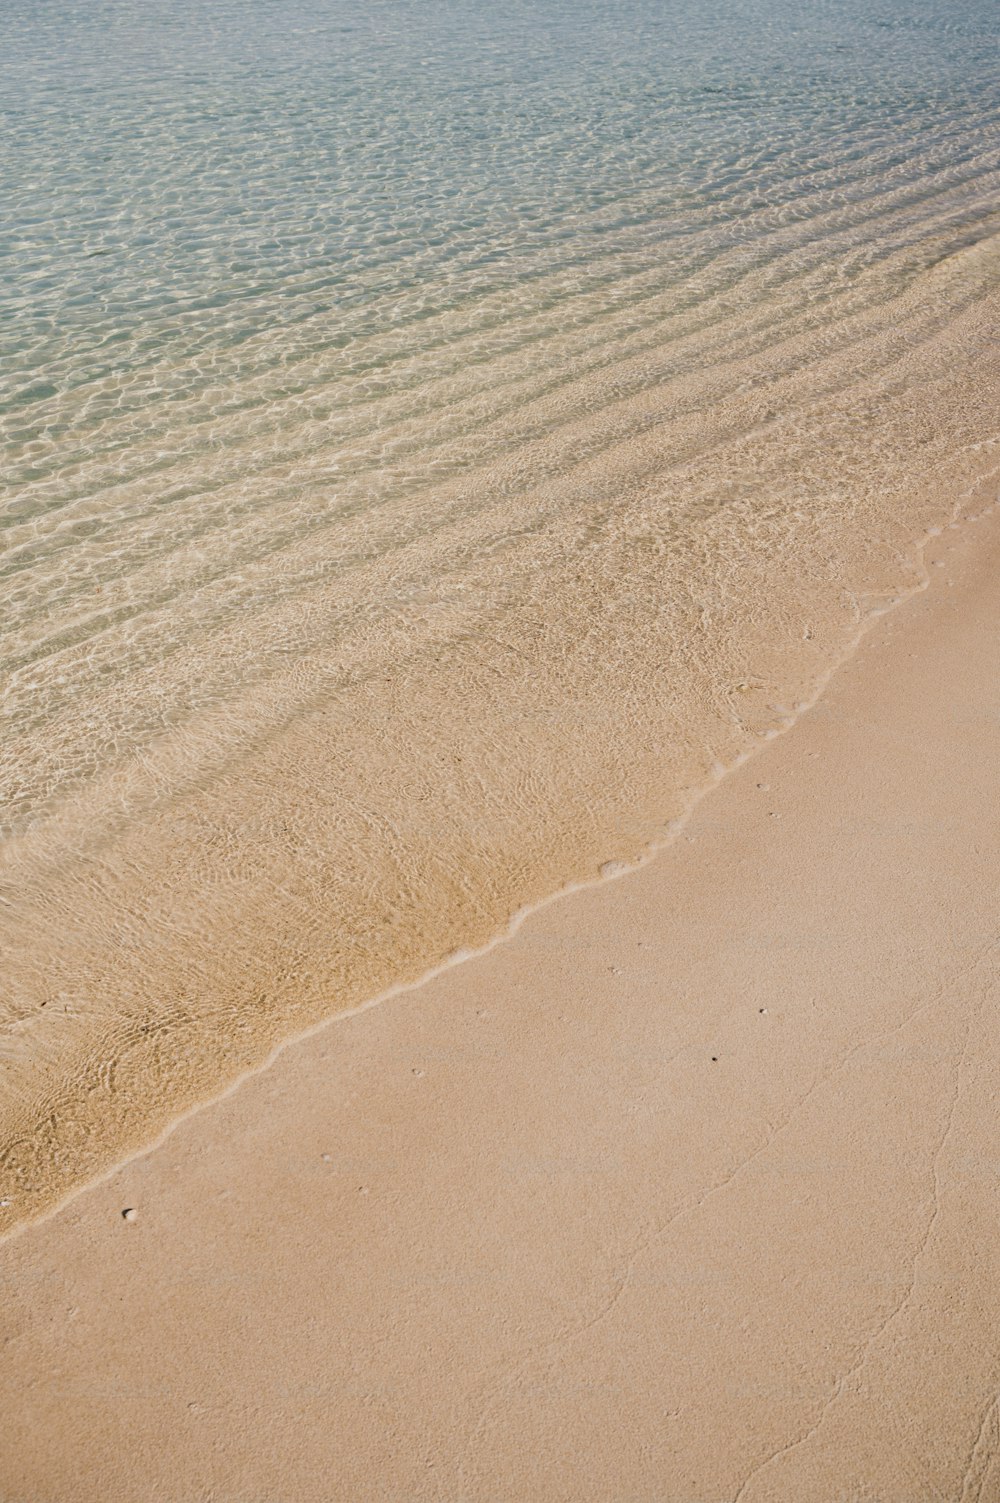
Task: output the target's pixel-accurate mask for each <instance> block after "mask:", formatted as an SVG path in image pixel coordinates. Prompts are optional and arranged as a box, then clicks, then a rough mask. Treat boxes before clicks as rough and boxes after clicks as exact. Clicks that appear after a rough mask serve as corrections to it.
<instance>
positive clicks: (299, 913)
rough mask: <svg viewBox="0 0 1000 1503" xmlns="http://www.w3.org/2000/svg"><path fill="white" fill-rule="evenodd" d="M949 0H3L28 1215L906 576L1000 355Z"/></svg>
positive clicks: (15, 1006)
mask: <svg viewBox="0 0 1000 1503" xmlns="http://www.w3.org/2000/svg"><path fill="white" fill-rule="evenodd" d="M938 9H939V7H937V6H932V5H931V4H929V3H927V4H925V5H920V6H917V5H912V4H911V5H906V6H904V5H902V4H892V5H889V6H887V7H886V8H885V10H884V13H881V14H873V13H872V11H871V7H870V6H862V5H860V4H858V5H846V4H845V5H839V6H837V7H836V8H835V9H834V10H831V9H830V8H829V7H826V8H824V11H823V15H822V17H813V18H811V19H810V18H808V17H804V16H803V12H802V7H801V6H799V5H795V6H793V5H791V4H788V5H782V4H777V3H775V4H759V5H747V6H742V5H738V4H736V3H735V0H726V3H719V4H717V5H715V6H711V7H707V8H699V13H698V16H697V17H694V18H692V17H691V16H690V15H689V14H688V13H687V10H688V8H687V7H685V6H682V5H680V4H677V5H673V6H661V5H653V4H649V5H646V4H642V3H638V0H633V3H630V4H629V5H628V6H626V7H625V8H624V10H623V9H622V8H621V7H611V6H608V5H607V4H604V3H600V4H599V3H592V4H591V5H588V6H584V7H582V8H581V7H580V6H579V5H574V6H572V7H570V6H562V5H554V4H553V5H546V6H545V7H543V8H542V9H541V10H538V9H537V8H536V9H530V10H529V9H527V8H523V7H521V6H518V5H499V6H493V7H491V8H489V9H488V10H486V9H485V8H482V7H480V6H478V5H471V4H466V5H450V6H445V7H440V8H435V9H434V10H433V11H432V12H428V11H427V10H426V9H425V8H424V7H418V6H412V7H411V6H407V5H404V4H395V3H394V4H391V5H390V4H386V5H384V6H381V7H374V8H373V7H370V6H365V7H361V6H354V5H351V4H347V3H340V0H338V3H337V4H335V5H318V4H315V5H310V4H306V3H302V0H296V3H295V4H294V5H292V6H283V7H278V6H276V5H269V4H263V3H254V4H252V5H250V6H240V7H238V8H237V7H233V8H227V7H224V6H223V7H221V8H220V7H213V9H212V11H211V13H210V14H209V13H207V12H205V11H204V10H203V8H202V7H200V6H195V5H193V4H191V5H187V4H180V5H177V6H173V7H171V8H169V10H168V11H167V12H165V13H164V14H162V15H157V16H153V15H151V14H150V13H148V11H147V10H146V9H145V8H143V7H139V6H133V5H129V4H106V5H103V6H101V7H99V8H96V9H93V8H90V7H80V8H78V9H76V10H72V9H71V10H70V12H69V14H68V15H67V14H66V10H65V8H64V7H59V8H58V11H57V9H56V8H55V7H52V6H47V5H44V4H27V3H21V4H18V5H15V6H13V7H11V8H9V9H8V10H7V11H5V14H4V18H3V21H2V23H0V26H2V29H3V33H4V43H5V45H4V46H3V47H0V59H2V61H0V74H2V78H0V82H2V84H3V90H2V97H3V98H4V100H5V101H6V118H5V130H6V133H7V136H8V140H9V142H10V145H11V150H10V152H9V154H8V156H7V158H6V165H5V166H3V167H2V168H0V183H2V186H3V189H4V198H5V203H6V204H7V206H8V209H9V210H11V211H12V212H11V216H10V217H11V221H12V223H13V224H14V225H15V231H14V233H13V234H12V235H11V236H9V237H8V238H7V240H6V241H5V242H4V244H3V245H2V247H0V312H2V315H3V318H4V325H5V330H6V333H5V355H4V361H3V367H2V376H0V401H2V412H0V422H2V433H0V442H2V449H3V454H4V461H5V463H4V473H5V476H6V486H5V490H4V493H3V499H2V512H0V523H2V527H3V532H2V539H3V541H2V545H0V546H2V554H0V577H2V581H3V592H4V595H3V598H4V604H5V612H4V627H3V635H2V641H0V651H2V659H3V695H2V701H0V721H2V732H0V790H2V795H0V796H2V800H3V837H4V838H3V844H2V847H0V930H2V935H0V938H2V944H3V950H4V955H5V965H4V980H3V995H2V997H0V1026H2V1029H3V1032H2V1034H0V1069H2V1075H3V1091H2V1107H0V1165H2V1171H0V1175H2V1186H0V1196H2V1198H3V1200H5V1201H7V1202H8V1204H7V1205H6V1207H4V1208H3V1209H2V1210H0V1216H5V1217H7V1218H9V1219H11V1220H15V1219H20V1218H22V1217H23V1216H26V1215H31V1214H34V1213H35V1212H36V1211H38V1210H41V1209H43V1208H45V1207H46V1206H47V1205H49V1204H51V1203H52V1202H53V1200H54V1198H58V1196H59V1195H61V1194H62V1193H64V1192H65V1190H66V1189H68V1188H70V1187H72V1185H73V1184H75V1183H77V1182H79V1181H80V1180H81V1179H82V1178H85V1177H87V1176H89V1175H92V1174H93V1173H95V1172H97V1171H98V1170H100V1169H101V1168H102V1167H104V1166H106V1165H107V1164H108V1163H110V1162H113V1161H114V1159H115V1158H116V1157H118V1156H120V1155H121V1154H122V1153H124V1152H127V1151H129V1149H131V1148H134V1147H135V1146H138V1145H139V1144H141V1143H142V1142H144V1141H148V1139H149V1138H150V1136H151V1135H153V1134H154V1133H155V1132H156V1131H158V1130H159V1129H161V1128H162V1127H163V1126H164V1125H165V1124H166V1123H167V1122H169V1120H171V1118H172V1117H173V1116H174V1115H176V1113H177V1112H179V1111H181V1110H183V1109H185V1108H186V1107H189V1106H190V1105H192V1104H194V1103H196V1102H197V1101H199V1100H203V1099H207V1097H209V1096H210V1095H212V1094H214V1093H215V1092H216V1091H218V1090H219V1089H220V1088H222V1087H223V1086H224V1085H225V1084H226V1083H228V1082H229V1081H231V1080H232V1079H234V1078H235V1077H236V1076H238V1075H239V1074H240V1073H241V1072H243V1071H244V1070H246V1069H248V1068H252V1067H253V1066H254V1065H256V1064H259V1063H260V1062H261V1061H262V1060H263V1059H264V1058H266V1056H267V1054H268V1052H269V1051H270V1050H271V1049H273V1047H274V1046H275V1045H276V1044H278V1043H279V1042H280V1041H281V1040H282V1039H283V1038H286V1037H288V1036H290V1035H291V1034H293V1033H295V1032H296V1031H299V1030H301V1029H302V1028H304V1027H306V1026H308V1025H309V1024H311V1023H313V1022H315V1021H317V1020H319V1019H320V1018H322V1017H324V1016H328V1015H330V1014H333V1013H335V1012H337V1011H338V1010H341V1009H343V1008H345V1007H348V1006H355V1005H357V1004H358V1003H359V1002H361V1001H363V1000H364V999H365V998H367V997H370V996H372V995H374V994H377V993H379V992H381V991H383V990H385V989H386V988H387V987H389V986H391V985H393V984H395V983H399V982H401V981H403V982H405V981H408V980H413V979H415V978H416V977H418V976H419V975H420V974H422V973H423V972H424V971H425V970H426V969H427V968H428V967H429V966H432V965H434V964H436V963H438V962H440V961H441V960H442V959H443V958H444V957H446V956H447V955H448V954H450V953H452V952H453V951H455V950H456V949H460V948H463V947H467V946H470V945H476V944H482V943H483V942H485V941H486V940H487V939H488V938H489V937H490V936H491V935H493V934H496V933H497V932H498V931H499V930H500V929H502V927H503V925H504V924H505V922H506V921H507V919H508V918H509V916H510V915H511V914H512V913H513V912H515V911H516V910H518V909H519V908H522V907H523V906H525V905H527V904H531V903H534V902H537V901H540V900H541V899H543V898H544V897H546V896H547V895H549V894H551V893H552V892H553V891H555V890H557V889H559V888H561V887H563V886H565V885H566V884H567V883H569V882H572V881H576V880H586V879H588V878H590V877H592V876H594V875H595V874H596V873H597V871H598V870H599V868H600V867H601V865H602V864H603V863H605V862H607V861H611V860H621V859H625V860H628V859H632V858H634V857H635V856H636V855H637V854H638V853H639V852H640V851H641V850H643V849H645V848H646V847H647V846H648V845H649V844H650V843H651V842H655V841H657V840H659V839H662V838H664V836H665V834H666V833H667V832H668V830H669V826H670V822H671V821H672V820H673V819H674V818H676V816H677V815H678V813H680V812H681V811H682V810H683V809H684V808H685V807H687V805H688V804H689V803H690V800H691V798H692V796H693V795H694V793H695V792H696V791H697V790H698V788H700V787H702V786H704V784H705V782H706V780H707V779H708V778H710V777H711V776H714V775H715V770H717V768H718V767H719V766H726V765H729V764H730V763H731V762H732V761H733V760H734V758H736V757H737V756H739V755H741V754H742V753H743V752H745V751H746V750H747V749H748V748H750V747H752V746H753V745H754V744H756V743H757V741H759V739H760V738H761V737H762V736H765V735H767V734H768V733H770V732H773V731H775V730H777V729H780V727H781V726H782V725H784V724H786V723H787V722H788V720H789V718H790V717H791V716H792V715H793V714H794V713H795V707H796V705H798V704H800V703H802V702H803V701H805V700H807V699H808V698H809V697H810V696H811V695H812V694H813V693H814V692H815V689H816V687H817V685H818V683H819V682H820V681H821V679H822V676H823V675H824V673H826V672H827V671H828V670H829V668H830V667H831V666H832V665H833V664H834V663H835V662H836V661H837V660H838V658H840V657H841V656H842V655H843V653H844V652H845V651H846V650H848V648H849V646H850V644H851V643H852V641H853V640H854V639H855V638H856V635H857V633H858V631H859V629H860V628H861V627H862V626H863V624H864V621H865V619H866V618H867V617H868V616H869V615H870V614H871V613H872V612H873V611H875V610H878V609H881V608H883V607H884V606H885V605H886V604H887V603H889V602H891V601H892V600H893V599H895V598H897V597H898V596H899V595H900V594H901V593H904V592H905V591H906V590H907V589H909V588H911V587H912V586H913V585H914V583H916V582H917V580H918V578H919V571H918V567H917V563H916V545H917V543H918V541H919V539H920V538H921V536H922V535H923V534H924V533H925V531H926V530H927V529H928V528H929V527H932V526H936V525H940V524H941V523H942V522H943V521H945V520H947V518H948V517H949V516H950V515H951V514H952V512H953V510H954V508H955V506H956V505H957V504H958V502H959V500H960V497H961V495H962V493H963V491H964V490H966V489H968V488H969V487H970V486H973V485H975V486H977V487H978V488H979V489H980V490H981V491H982V492H983V494H985V491H986V490H988V489H989V485H988V481H987V480H986V478H985V477H988V474H989V470H990V466H991V454H990V441H991V440H992V439H993V437H994V433H995V429H996V412H997V391H998V385H997V369H998V359H997V342H996V314H997V297H996V289H997V285H998V279H997V272H998V267H1000V252H998V241H997V239H996V238H995V237H996V234H997V230H998V229H1000V213H998V210H997V204H998V201H1000V200H998V196H997V189H998V184H1000V133H998V129H997V126H998V117H1000V99H998V93H997V89H996V77H995V57H996V43H997V31H998V22H997V17H996V13H995V9H994V7H992V6H987V5H986V4H977V3H965V0H963V3H960V4H958V5H956V6H952V7H950V8H949V11H948V16H947V19H941V18H940V16H939V15H937V14H936V12H937V11H938ZM807 22H808V24H807Z"/></svg>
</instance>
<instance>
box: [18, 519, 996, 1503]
mask: <svg viewBox="0 0 1000 1503" xmlns="http://www.w3.org/2000/svg"><path fill="white" fill-rule="evenodd" d="M926 563H927V566H928V576H929V581H930V587H929V588H928V589H927V590H926V591H924V592H923V593H921V594H919V595H916V596H914V597H913V598H912V599H911V600H910V601H908V602H907V603H905V604H904V605H902V606H900V607H899V608H898V609H896V610H895V611H892V612H890V613H889V614H888V615H886V616H884V617H882V618H881V619H880V620H879V621H878V623H877V624H876V625H875V626H874V628H873V629H872V630H871V631H870V632H869V634H868V635H867V637H866V638H865V639H864V641H863V642H862V644H861V646H860V648H859V649H858V651H857V653H856V654H855V656H854V657H853V658H852V659H851V661H850V662H849V663H847V664H846V665H845V666H844V667H842V668H841V670H840V671H839V672H838V674H837V675H836V676H835V678H834V680H833V681H832V683H831V685H830V686H829V687H828V689H827V691H826V693H825V694H824V696H823V697H822V699H821V700H820V701H819V703H818V704H817V705H816V706H815V707H814V708H813V709H812V710H810V711H809V712H807V713H806V714H805V715H804V716H802V718H801V719H800V720H799V721H798V722H797V724H796V725H795V726H794V727H793V728H792V729H791V730H790V731H789V732H788V733H787V734H786V735H784V736H783V737H781V738H780V739H778V740H775V741H773V742H771V743H770V744H768V745H767V746H766V747H765V748H764V749H763V750H762V751H761V752H760V753H758V754H757V755H756V756H755V757H753V758H752V759H751V760H750V761H748V762H746V763H745V764H744V765H743V766H742V767H741V768H740V769H739V770H738V771H736V772H735V773H733V774H732V775H731V776H730V777H728V778H727V779H725V780H724V782H723V783H722V784H720V786H719V787H718V788H717V789H716V790H715V791H714V792H713V793H711V794H710V795H709V796H707V797H706V798H705V799H704V800H703V802H702V803H701V804H700V806H699V807H698V809H697V810H696V812H695V814H694V815H693V817H692V819H691V820H690V822H689V824H688V826H687V827H686V830H685V833H684V834H683V835H682V836H681V837H680V838H679V839H678V841H677V842H676V843H675V844H674V845H673V846H671V847H670V848H669V849H667V850H665V851H663V852H661V853H660V854H659V855H658V856H657V857H656V858H655V859H654V860H653V861H651V862H650V863H649V864H647V865H646V866H645V867H643V868H642V869H640V870H638V871H635V872H632V873H629V874H628V875H626V876H625V877H623V878H622V879H621V880H618V881H614V882H607V883H603V884H601V885H599V886H596V887H593V888H590V889H587V890H584V891H578V892H576V893H574V894H572V895H571V896H569V897H567V898H564V899H562V900H560V901H558V902H556V903H553V904H551V905H550V906H548V907H547V908H545V909H543V910H541V911H539V912H537V913H535V914H534V915H532V916H531V917H530V918H529V919H528V920H527V921H526V922H525V924H524V925H523V926H522V927H521V929H520V930H519V931H518V933H517V934H516V935H515V936H514V937H513V938H512V939H511V940H510V941H509V942H507V943H504V944H501V945H499V946H497V947H496V948H494V949H493V950H492V951H491V952H489V953H488V954H487V955H485V956H482V957H480V958H477V959H475V960H471V961H469V962H468V963H466V964H464V965H461V966H457V967H453V968H452V969H450V970H448V971H447V972H445V973H444V974H442V975H440V976H438V977H437V978H436V979H435V980H433V981H432V982H430V983H428V984H427V985H425V986H423V987H421V988H419V989H418V990H415V991H413V992H410V993H408V994H406V995H405V996H400V997H397V998H395V999H394V1000H392V1001H390V1002H388V1003H385V1004H383V1005H381V1006H379V1007H376V1008H372V1009H369V1010H368V1011H365V1012H362V1013H359V1014H357V1015H356V1016H353V1017H350V1018H346V1019H341V1020H339V1021H335V1022H333V1023H332V1024H330V1025H329V1026H327V1027H326V1028H324V1029H322V1030H321V1031H319V1032H317V1033H314V1034H313V1035H312V1036H311V1037H310V1038H308V1039H306V1040H304V1041H301V1042H300V1043H298V1044H296V1045H293V1046H291V1047H290V1048H288V1049H287V1050H286V1051H285V1052H284V1053H283V1054H282V1055H281V1056H280V1057H279V1058H278V1060H277V1061H276V1063H275V1064H273V1065H272V1067H271V1068H270V1069H268V1070H266V1071H265V1072H263V1073H262V1074H260V1075H258V1076H256V1077H254V1078H253V1079H251V1080H249V1081H247V1082H246V1083H244V1084H243V1085H242V1086H241V1087H240V1088H239V1089H237V1090H236V1091H234V1092H233V1093H231V1094H230V1095H229V1096H228V1097H226V1098H225V1099H223V1100H221V1101H219V1102H217V1103H216V1104H215V1105H213V1106H211V1107H209V1108H208V1109H206V1110H204V1111H202V1112H200V1113H198V1114H196V1115H195V1116H193V1117H190V1118H188V1119H187V1120H186V1121H184V1122H183V1123H181V1124H180V1125H179V1126H178V1127H177V1128H176V1129H175V1130H174V1132H173V1133H172V1134H171V1136H170V1137H169V1138H167V1139H166V1141H165V1142H163V1143H161V1145H160V1146H159V1147H158V1148H156V1149H155V1150H154V1151H153V1152H151V1153H149V1154H148V1155H147V1156H145V1157H142V1158H138V1159H135V1160H133V1161H132V1162H130V1163H129V1164H127V1165H126V1166H124V1167H123V1168H121V1169H120V1170H119V1171H117V1172H116V1173H115V1174H114V1175H113V1176H112V1177H111V1178H109V1179H107V1180H105V1181H104V1182H103V1183H101V1184H100V1185H98V1186H96V1187H94V1188H92V1189H90V1190H88V1191H85V1192H84V1193H82V1194H80V1195H79V1196H78V1197H77V1198H76V1199H74V1200H73V1201H71V1202H70V1203H69V1204H68V1205H66V1206H64V1207H63V1209H62V1210H61V1211H60V1212H59V1213H58V1214H56V1215H55V1216H54V1217H51V1218H49V1219H47V1220H44V1221H40V1222H37V1223H36V1224H35V1225H33V1226H30V1227H28V1228H27V1229H25V1230H24V1231H22V1232H21V1233H19V1234H18V1235H16V1236H15V1237H13V1238H12V1239H11V1240H9V1241H8V1242H7V1243H5V1244H4V1245H3V1246H2V1248H0V1276H2V1283H3V1289H4V1298H3V1304H2V1314H0V1322H2V1340H3V1353H4V1360H3V1363H2V1364H0V1412H2V1413H3V1415H4V1443H3V1446H2V1447H0V1495H2V1497H3V1498H4V1499H6V1500H11V1503H14V1500H17V1503H21V1500H24V1503H98V1500H100V1503H125V1500H135V1503H150V1500H152V1499H156V1500H163V1503H190V1500H194V1499H205V1500H207V1499H212V1500H217V1503H222V1500H226V1503H257V1500H260V1503H264V1500H268V1503H271V1500H276V1499H289V1500H291V1499H294V1500H296V1503H306V1500H328V1499H331V1498H338V1499H351V1500H354V1499H358V1500H360V1499H373V1500H374V1499H400V1500H402V1499H406V1500H416V1499H435V1500H449V1503H450V1500H460V1499H461V1500H490V1503H493V1500H509V1499H537V1500H544V1503H550V1500H567V1503H568V1500H574V1503H576V1500H580V1499H595V1500H607V1499H612V1498H613V1499H615V1500H626V1499H630V1500H632V1499H634V1500H639V1499H641V1500H649V1503H654V1500H655V1503H694V1500H699V1503H716V1500H722V1499H726V1500H732V1503H736V1500H739V1503H751V1500H754V1503H759V1500H764V1499H780V1500H789V1503H791V1500H795V1503H808V1500H816V1503H820V1500H822V1503H828V1500H831V1499H835V1498H836V1499H851V1500H854V1499H865V1500H876V1499H877V1500H879V1503H896V1500H899V1503H917V1500H924V1499H928V1500H929V1499H948V1500H955V1503H958V1500H961V1503H971V1500H973V1499H976V1500H980V1503H987V1500H992V1499H998V1498H1000V1357H998V1355H997V1342H996V1330H997V1322H998V1316H1000V1237H998V1236H997V1222H998V1216H1000V1149H998V1147H997V1135H996V1127H997V1122H996V1101H997V1099H998V1090H1000V1062H998V1058H997V1043H996V1040H997V1037H998V1022H1000V1017H998V1013H1000V988H998V985H997V983H998V979H1000V974H998V973H1000V935H998V919H997V912H998V909H997V888H998V872H1000V796H998V787H1000V784H998V776H997V774H998V769H1000V633H998V630H997V625H998V622H1000V568H998V564H1000V519H998V518H997V516H996V515H991V516H989V517H987V518H985V519H983V520H981V521H979V522H978V523H976V524H975V525H968V526H965V527H963V528H961V529H958V530H956V529H951V530H948V531H946V532H945V533H944V534H943V535H942V536H941V537H940V538H939V539H937V540H935V541H934V542H933V543H932V544H931V546H930V547H929V548H928V550H927V554H926ZM126 1211H128V1212H130V1213H131V1214H130V1215H129V1216H127V1217H126V1216H125V1215H124V1213H125V1212H126Z"/></svg>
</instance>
